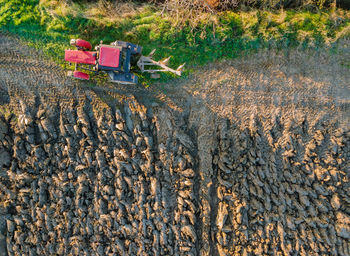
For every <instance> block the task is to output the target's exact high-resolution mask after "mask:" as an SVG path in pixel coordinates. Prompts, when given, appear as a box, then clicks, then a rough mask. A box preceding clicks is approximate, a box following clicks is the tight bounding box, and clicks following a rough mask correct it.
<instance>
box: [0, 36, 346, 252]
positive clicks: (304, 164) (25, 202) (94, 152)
mask: <svg viewBox="0 0 350 256" xmlns="http://www.w3.org/2000/svg"><path fill="white" fill-rule="evenodd" d="M0 47H1V49H2V50H1V52H0V93H1V97H0V104H1V105H0V110H1V113H2V114H1V119H0V183H1V186H0V198H1V200H0V201H1V210H0V214H1V215H0V230H1V231H2V232H1V235H0V246H1V249H0V250H1V251H0V252H1V253H0V254H1V255H3V254H4V255H6V253H8V254H9V255H37V254H43V255H54V254H59V255H236V254H237V255H240V254H256V255H264V254H265V255H271V254H272V255H277V254H280V255H292V254H301V255H322V254H324V255H329V254H334V255H349V254H350V246H349V239H350V236H349V234H350V208H349V203H350V195H349V191H350V189H349V169H350V164H349V163H350V161H349V160H350V132H349V128H350V115H349V112H350V109H349V107H350V105H349V104H350V88H349V81H350V72H349V68H348V66H347V65H348V60H349V57H350V52H349V41H347V40H345V39H344V40H343V41H341V42H339V47H338V49H337V52H336V53H332V52H330V51H329V50H327V49H323V48H322V49H321V50H318V51H315V50H309V51H306V52H305V51H301V50H297V49H294V50H290V51H288V52H276V51H273V50H261V51H259V52H258V53H256V54H254V55H251V56H247V57H245V58H239V59H235V60H230V61H223V62H218V63H212V64H209V65H207V66H204V67H202V68H200V70H198V71H196V72H194V73H193V74H191V75H190V76H189V77H188V78H187V79H181V80H172V81H170V82H169V83H167V84H164V83H159V84H155V85H152V86H150V87H148V88H143V87H141V86H121V85H114V84H110V83H105V82H103V81H100V82H99V83H100V84H99V85H98V86H96V85H94V84H92V83H87V82H80V81H79V82H76V81H72V80H70V79H68V78H66V77H65V74H64V72H63V70H62V69H61V67H59V66H58V65H57V64H54V63H52V62H51V61H49V60H47V59H45V58H44V57H43V56H42V54H41V53H39V52H35V51H34V50H32V49H29V48H28V47H26V46H24V45H22V44H21V43H20V42H19V41H18V40H17V39H16V38H14V37H12V36H10V35H8V34H5V33H1V34H0Z"/></svg>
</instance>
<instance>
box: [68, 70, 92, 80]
mask: <svg viewBox="0 0 350 256" xmlns="http://www.w3.org/2000/svg"><path fill="white" fill-rule="evenodd" d="M72 77H74V78H76V79H80V80H89V78H90V76H89V74H86V73H84V72H80V71H74V72H73V74H72Z"/></svg>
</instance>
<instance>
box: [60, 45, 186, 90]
mask: <svg viewBox="0 0 350 256" xmlns="http://www.w3.org/2000/svg"><path fill="white" fill-rule="evenodd" d="M70 44H71V45H73V46H75V47H76V48H77V49H76V50H65V57H64V59H65V60H66V61H68V62H71V63H74V64H75V70H74V71H69V73H68V75H69V76H71V77H73V78H76V79H81V80H89V79H90V75H89V73H91V72H92V73H94V74H98V73H100V72H104V73H107V74H108V77H109V79H110V81H111V82H115V83H120V84H136V83H137V81H138V77H137V76H136V75H135V74H134V72H141V73H144V72H147V73H151V77H154V78H156V77H157V75H158V72H171V73H173V74H176V75H178V76H181V73H182V69H183V67H184V64H183V65H181V66H179V67H178V68H177V69H176V70H174V69H171V68H170V67H168V66H167V64H168V62H169V59H170V57H169V58H166V59H165V60H163V61H155V60H153V59H152V57H153V54H154V52H155V50H153V51H152V52H151V53H150V54H149V55H148V56H143V55H142V54H141V52H142V47H141V46H138V45H135V44H132V43H128V42H123V41H115V42H113V43H111V44H110V45H106V44H103V42H102V41H101V43H100V44H99V45H98V46H96V47H95V51H91V49H92V46H91V44H90V43H89V42H88V41H85V40H82V39H72V40H71V41H70ZM131 70H132V71H131ZM84 71H85V72H84ZM86 71H87V72H88V73H87V72H86Z"/></svg>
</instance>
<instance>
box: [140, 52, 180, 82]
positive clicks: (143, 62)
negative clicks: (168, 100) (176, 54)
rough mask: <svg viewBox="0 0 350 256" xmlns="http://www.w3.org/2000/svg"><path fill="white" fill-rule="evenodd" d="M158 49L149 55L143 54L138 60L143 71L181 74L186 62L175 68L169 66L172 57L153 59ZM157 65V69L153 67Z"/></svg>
mask: <svg viewBox="0 0 350 256" xmlns="http://www.w3.org/2000/svg"><path fill="white" fill-rule="evenodd" d="M155 51H156V50H155V49H154V50H153V51H152V52H151V53H150V54H149V56H141V57H140V59H139V61H138V62H137V66H138V67H139V68H140V70H141V72H148V73H151V74H154V73H156V72H171V73H173V74H176V75H178V76H181V73H182V69H183V67H184V66H185V63H184V64H182V65H181V66H179V67H178V68H177V69H176V70H175V69H172V68H169V67H168V66H167V64H168V62H169V60H170V57H169V58H166V59H164V60H161V61H155V60H153V59H152V56H153V54H154V52H155ZM147 66H148V67H151V68H146V67H147ZM152 67H153V68H155V67H157V69H152Z"/></svg>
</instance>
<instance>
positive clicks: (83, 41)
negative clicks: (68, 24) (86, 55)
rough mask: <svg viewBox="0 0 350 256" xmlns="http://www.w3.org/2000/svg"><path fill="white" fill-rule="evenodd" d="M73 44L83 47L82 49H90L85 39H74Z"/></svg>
mask: <svg viewBox="0 0 350 256" xmlns="http://www.w3.org/2000/svg"><path fill="white" fill-rule="evenodd" d="M75 45H76V46H77V47H81V48H83V49H84V50H91V49H92V46H91V44H90V43H89V42H88V41H85V40H82V39H77V40H75Z"/></svg>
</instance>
